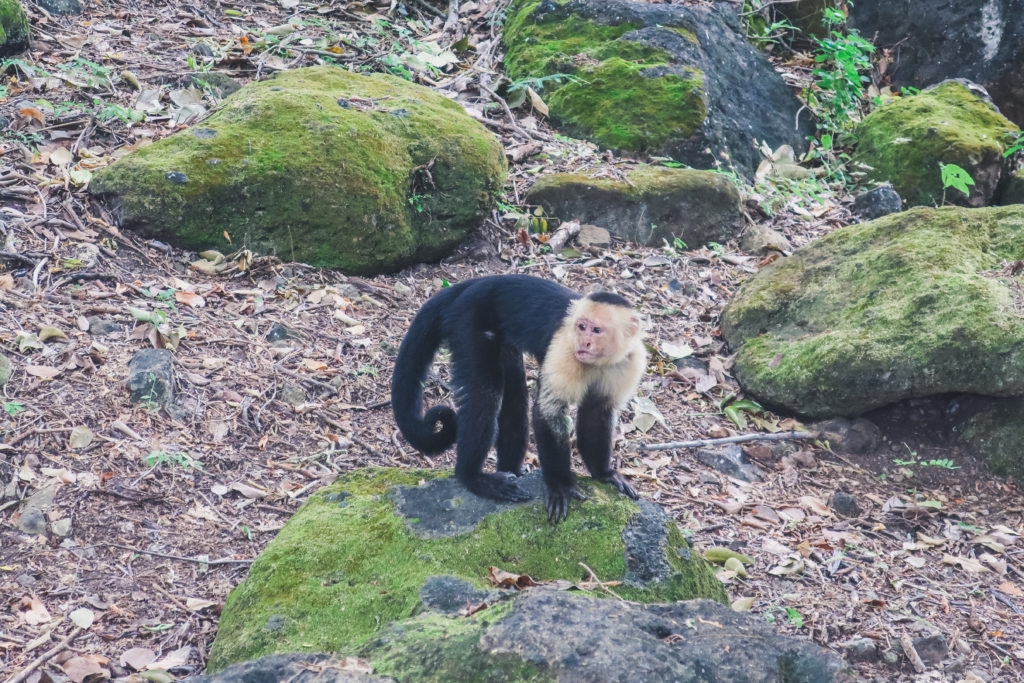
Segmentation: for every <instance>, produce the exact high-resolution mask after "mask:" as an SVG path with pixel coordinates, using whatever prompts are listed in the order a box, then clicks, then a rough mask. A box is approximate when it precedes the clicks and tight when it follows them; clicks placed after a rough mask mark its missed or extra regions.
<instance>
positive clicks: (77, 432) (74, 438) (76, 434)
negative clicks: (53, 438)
mask: <svg viewBox="0 0 1024 683" xmlns="http://www.w3.org/2000/svg"><path fill="white" fill-rule="evenodd" d="M92 439H93V433H92V430H91V429H89V428H88V427H86V426H85V425H78V426H77V427H75V428H74V429H72V430H71V436H70V437H68V446H70V447H71V449H72V450H79V449H82V448H87V447H88V446H89V444H91V443H92Z"/></svg>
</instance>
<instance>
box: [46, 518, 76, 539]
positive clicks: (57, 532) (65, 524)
mask: <svg viewBox="0 0 1024 683" xmlns="http://www.w3.org/2000/svg"><path fill="white" fill-rule="evenodd" d="M50 530H51V531H53V535H54V536H60V537H61V538H64V537H66V536H68V535H70V534H71V518H70V517H65V518H63V519H58V520H57V521H56V522H54V523H53V524H51V525H50Z"/></svg>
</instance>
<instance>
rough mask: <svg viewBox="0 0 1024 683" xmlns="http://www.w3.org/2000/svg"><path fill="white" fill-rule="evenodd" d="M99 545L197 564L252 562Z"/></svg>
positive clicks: (249, 561)
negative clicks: (207, 558)
mask: <svg viewBox="0 0 1024 683" xmlns="http://www.w3.org/2000/svg"><path fill="white" fill-rule="evenodd" d="M98 545H109V546H110V547H112V548H121V549H122V550H130V551H132V552H133V553H142V554H143V555H152V556H153V557H163V558H165V559H168V560H178V561H180V562H195V563H196V564H206V565H210V566H213V565H216V564H252V560H204V559H201V558H198V557H182V556H181V555H168V554H167V553H158V552H156V551H154V550H143V549H142V548H133V547H131V546H130V545H121V544H120V543H110V542H109V541H104V542H103V543H99V544H98Z"/></svg>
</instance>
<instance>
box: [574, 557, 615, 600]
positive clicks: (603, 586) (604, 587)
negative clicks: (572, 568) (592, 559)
mask: <svg viewBox="0 0 1024 683" xmlns="http://www.w3.org/2000/svg"><path fill="white" fill-rule="evenodd" d="M580 566H581V567H583V568H584V569H586V570H587V573H588V574H590V578H591V579H593V581H594V583H596V584H597V585H598V586H600V587H601V588H602V589H603V590H605V591H606V592H608V593H611V594H612V595H614V596H615V597H617V598H618V599H619V600H622V601H623V602H625V601H626V600H625V598H623V597H622V596H621V595H619V594H618V593H616V592H615V591H613V590H612V589H611V588H609V587H608V585H607V584H606V583H605V582H604V581H602V580H601V579H599V578H597V574H595V573H594V570H593V569H591V568H590V567H588V566H587V565H585V564H583V563H582V562H580Z"/></svg>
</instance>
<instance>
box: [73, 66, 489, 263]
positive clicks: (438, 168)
mask: <svg viewBox="0 0 1024 683" xmlns="http://www.w3.org/2000/svg"><path fill="white" fill-rule="evenodd" d="M428 165H430V166H429V173H427V174H423V173H420V174H419V175H417V174H416V173H411V172H410V171H411V170H412V169H415V168H417V167H422V168H424V169H426V168H427V167H428ZM504 175H505V159H504V154H503V153H502V150H501V146H500V144H499V143H498V142H497V140H495V139H494V137H493V136H492V135H491V134H490V133H488V132H487V131H485V130H484V129H483V128H482V127H481V126H480V124H478V123H477V122H475V121H473V120H472V119H470V118H469V117H467V116H465V115H464V112H463V111H462V109H461V107H459V105H457V104H455V103H454V102H451V101H450V100H448V99H447V98H445V97H442V96H440V95H436V94H434V93H431V92H430V91H428V90H427V89H425V88H420V87H419V86H414V85H411V84H409V83H407V82H405V81H401V80H399V79H396V78H393V77H390V76H382V75H377V76H373V77H368V76H360V75H355V74H351V73H349V72H347V71H344V70H342V69H338V68H333V67H313V68H309V69H297V70H292V71H288V72H284V73H282V74H280V75H279V76H278V77H277V78H274V79H270V80H267V81H262V82H259V83H254V84H252V85H249V86H247V87H245V88H243V89H242V90H240V91H239V92H237V93H235V94H234V95H232V96H231V97H229V98H228V99H227V100H225V103H224V105H223V108H222V109H221V110H220V111H218V112H216V113H215V114H213V115H212V116H211V117H210V118H209V119H207V120H206V121H204V122H203V123H202V124H200V126H198V127H196V128H194V129H190V130H188V131H184V132H182V133H179V134H176V135H173V136H171V137H169V138H166V139H164V140H161V141H158V142H156V143H154V144H152V145H150V146H148V147H145V148H143V149H141V150H138V151H137V152H135V153H133V154H131V155H129V156H127V157H125V158H124V159H122V160H120V161H118V162H116V163H114V164H113V165H111V166H109V167H107V168H106V169H103V170H101V171H99V172H97V174H96V176H95V177H94V179H93V181H92V183H91V184H90V189H91V191H93V192H94V193H96V194H101V195H111V196H113V197H114V198H115V199H116V205H117V207H118V213H119V214H120V217H121V220H122V223H123V224H124V225H125V226H126V227H129V228H132V229H135V230H138V231H140V232H142V233H143V234H146V235H149V236H153V237H158V238H160V239H164V240H167V241H170V242H172V243H174V244H178V245H179V246H183V247H186V248H191V249H207V248H212V247H217V248H221V249H229V248H232V246H231V245H234V247H238V246H248V247H250V248H253V249H255V250H257V251H260V252H264V253H266V252H276V253H277V254H278V255H279V256H281V257H282V258H284V259H287V260H299V261H305V262H308V263H311V264H313V265H321V266H329V267H338V268H342V269H345V270H349V271H353V272H375V271H379V270H388V269H395V268H398V267H401V266H402V265H405V264H407V263H409V262H410V261H412V260H417V259H424V260H425V259H428V258H433V257H436V256H439V255H441V254H443V253H445V251H446V250H448V249H450V248H451V247H453V246H454V245H455V244H457V243H458V242H459V241H460V240H461V239H462V237H463V236H464V235H465V234H466V233H467V232H468V231H469V230H471V229H473V228H475V227H477V226H478V225H479V222H480V221H481V220H482V219H483V217H484V216H485V215H486V212H487V211H488V210H489V208H490V206H491V205H492V203H493V195H494V193H495V192H496V191H498V190H499V189H500V187H501V185H502V183H503V181H504ZM182 181H184V182H182ZM412 195H416V197H417V202H416V203H417V205H418V207H419V209H421V210H417V208H416V207H414V206H413V205H411V204H410V203H409V202H408V201H407V200H408V198H409V197H410V196H412ZM225 233H226V234H227V235H229V236H230V238H231V243H230V245H229V244H228V242H227V240H226V238H225V236H224V235H225Z"/></svg>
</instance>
